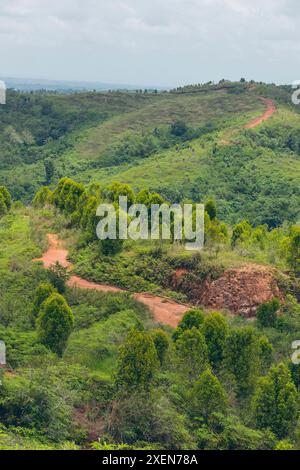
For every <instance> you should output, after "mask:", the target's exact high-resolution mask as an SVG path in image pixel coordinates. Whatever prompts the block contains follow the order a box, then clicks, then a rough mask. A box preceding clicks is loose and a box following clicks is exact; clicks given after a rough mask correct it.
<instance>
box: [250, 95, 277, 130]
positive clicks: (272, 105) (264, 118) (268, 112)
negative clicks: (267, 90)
mask: <svg viewBox="0 0 300 470" xmlns="http://www.w3.org/2000/svg"><path fill="white" fill-rule="evenodd" d="M259 99H260V100H261V101H262V102H263V103H264V104H265V105H266V107H267V109H266V111H265V112H264V114H262V115H261V116H259V117H258V118H256V119H253V121H251V122H249V123H248V124H246V125H245V129H254V127H257V126H259V124H261V123H262V122H264V121H267V120H268V119H269V118H270V117H271V116H272V115H273V114H274V113H275V112H276V106H275V103H274V101H273V100H270V99H268V98H263V97H262V96H259Z"/></svg>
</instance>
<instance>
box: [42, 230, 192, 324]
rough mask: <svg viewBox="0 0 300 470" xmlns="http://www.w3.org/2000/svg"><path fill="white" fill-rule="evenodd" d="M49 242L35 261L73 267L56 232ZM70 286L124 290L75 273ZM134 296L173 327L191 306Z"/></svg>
mask: <svg viewBox="0 0 300 470" xmlns="http://www.w3.org/2000/svg"><path fill="white" fill-rule="evenodd" d="M48 243H49V247H48V250H47V251H46V252H45V253H44V254H43V256H42V258H39V259H35V260H33V261H42V262H43V263H44V266H45V268H49V267H50V266H52V265H53V264H55V263H56V262H57V261H58V262H59V263H60V264H61V265H62V266H64V267H66V268H68V269H71V268H72V265H71V263H70V262H69V261H68V260H67V258H68V250H66V249H65V248H64V245H63V242H62V241H61V240H59V238H58V236H57V235H56V234H55V233H49V234H48ZM68 286H69V287H78V288H80V289H94V290H97V291H101V292H122V291H123V292H124V290H122V289H120V288H118V287H114V286H108V285H105V284H98V283H95V282H90V281H87V280H86V279H82V278H81V277H79V276H75V275H74V276H71V277H70V279H69V281H68ZM134 298H135V299H136V300H138V301H139V302H141V303H143V304H145V305H146V306H147V307H148V308H149V310H150V311H151V313H152V314H153V317H154V319H155V321H157V322H158V323H163V324H166V325H170V326H172V327H173V328H175V327H176V326H177V325H178V323H179V321H180V320H181V319H182V317H183V315H184V314H185V312H187V310H189V308H190V307H189V306H188V305H183V304H178V303H177V302H175V301H172V300H168V299H165V298H163V297H159V296H155V295H151V294H146V293H137V294H134Z"/></svg>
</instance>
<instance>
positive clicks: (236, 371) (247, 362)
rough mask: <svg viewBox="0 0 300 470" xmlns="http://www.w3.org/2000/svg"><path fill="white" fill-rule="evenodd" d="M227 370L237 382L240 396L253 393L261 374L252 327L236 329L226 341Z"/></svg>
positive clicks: (256, 343) (256, 342)
mask: <svg viewBox="0 0 300 470" xmlns="http://www.w3.org/2000/svg"><path fill="white" fill-rule="evenodd" d="M224 361H225V364H224V365H225V369H227V370H228V371H229V373H231V374H232V375H233V376H234V378H235V381H236V385H237V390H238V393H239V395H246V394H248V393H250V392H251V391H252V389H253V388H254V385H255V383H256V379H257V376H258V372H259V366H260V363H259V349H258V341H257V338H256V335H255V331H254V329H253V328H251V327H244V328H234V329H232V330H231V332H230V334H229V336H228V337H227V340H226V347H225V360H224Z"/></svg>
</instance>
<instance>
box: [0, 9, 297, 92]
mask: <svg viewBox="0 0 300 470" xmlns="http://www.w3.org/2000/svg"><path fill="white" fill-rule="evenodd" d="M299 32H300V2H299V0H251V1H250V0H84V1H83V0H0V57H1V63H0V64H1V65H0V74H1V75H2V76H11V77H12V76H13V77H28V78H45V79H65V80H86V81H100V82H110V83H128V84H141V85H157V86H158V85H167V86H168V85H170V86H174V85H179V84H187V83H195V82H197V83H198V82H204V81H208V80H219V79H221V78H229V79H238V78H240V77H241V76H245V77H246V78H248V79H252V78H253V79H256V80H264V81H269V82H276V83H291V82H292V81H293V80H297V79H300V34H299Z"/></svg>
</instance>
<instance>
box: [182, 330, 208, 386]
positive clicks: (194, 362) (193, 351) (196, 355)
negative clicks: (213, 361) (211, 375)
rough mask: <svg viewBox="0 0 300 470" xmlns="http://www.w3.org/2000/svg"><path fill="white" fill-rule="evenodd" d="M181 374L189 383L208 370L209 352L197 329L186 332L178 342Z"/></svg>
mask: <svg viewBox="0 0 300 470" xmlns="http://www.w3.org/2000/svg"><path fill="white" fill-rule="evenodd" d="M176 349H177V356H178V360H179V363H180V366H181V372H182V374H183V375H184V376H186V377H187V379H188V381H189V382H193V381H194V380H195V379H196V378H197V377H198V376H199V374H201V373H202V372H203V371H205V370H206V369H207V368H208V365H209V364H208V350H207V345H206V343H205V339H204V336H203V334H202V333H201V331H200V330H199V329H197V328H195V327H193V328H192V329H191V330H185V331H183V333H182V334H181V335H180V336H179V339H178V340H177V341H176Z"/></svg>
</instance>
